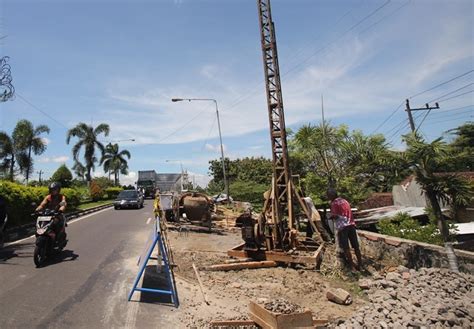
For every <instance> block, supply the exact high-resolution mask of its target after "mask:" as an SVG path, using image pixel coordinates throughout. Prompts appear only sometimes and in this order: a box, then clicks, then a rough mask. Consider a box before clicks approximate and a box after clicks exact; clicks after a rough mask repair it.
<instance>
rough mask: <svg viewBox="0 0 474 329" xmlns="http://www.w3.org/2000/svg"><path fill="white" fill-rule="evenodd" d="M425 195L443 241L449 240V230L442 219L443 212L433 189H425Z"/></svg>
mask: <svg viewBox="0 0 474 329" xmlns="http://www.w3.org/2000/svg"><path fill="white" fill-rule="evenodd" d="M426 196H427V197H428V200H429V202H430V204H431V209H433V214H434V216H435V217H436V222H437V224H438V229H439V231H440V232H441V236H442V237H443V241H444V242H448V240H449V230H448V225H447V224H446V221H445V220H444V219H443V213H442V212H441V207H440V205H439V202H438V199H437V198H436V195H435V193H434V191H433V190H431V189H430V188H427V189H426Z"/></svg>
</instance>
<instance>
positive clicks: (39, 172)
mask: <svg viewBox="0 0 474 329" xmlns="http://www.w3.org/2000/svg"><path fill="white" fill-rule="evenodd" d="M36 173H37V174H38V175H39V179H38V181H39V184H40V185H41V175H42V174H44V171H43V170H40V171H37V172H36Z"/></svg>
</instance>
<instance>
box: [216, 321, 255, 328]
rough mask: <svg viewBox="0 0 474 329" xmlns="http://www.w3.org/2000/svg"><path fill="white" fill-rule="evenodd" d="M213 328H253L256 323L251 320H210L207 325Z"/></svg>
mask: <svg viewBox="0 0 474 329" xmlns="http://www.w3.org/2000/svg"><path fill="white" fill-rule="evenodd" d="M209 324H210V325H211V327H212V326H214V327H220V326H230V327H238V326H255V325H256V323H255V321H253V320H212V321H211V322H210V323H209Z"/></svg>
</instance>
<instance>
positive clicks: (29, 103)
mask: <svg viewBox="0 0 474 329" xmlns="http://www.w3.org/2000/svg"><path fill="white" fill-rule="evenodd" d="M15 94H16V95H17V96H18V97H19V98H20V99H21V100H22V101H23V102H25V103H26V104H28V105H29V106H31V107H32V108H34V109H35V110H37V111H38V112H41V113H42V114H44V115H45V116H46V117H48V118H50V119H51V120H53V121H54V122H56V123H57V124H58V125H60V126H62V127H64V128H66V129H69V128H68V127H67V126H66V125H64V124H63V123H61V122H59V121H58V120H56V119H55V118H53V117H52V116H50V115H49V114H48V113H46V112H44V111H43V110H42V109H40V108H39V107H37V106H36V105H35V104H33V103H31V102H30V101H29V100H27V99H26V98H25V97H23V96H22V95H20V94H19V93H18V92H16V93H15Z"/></svg>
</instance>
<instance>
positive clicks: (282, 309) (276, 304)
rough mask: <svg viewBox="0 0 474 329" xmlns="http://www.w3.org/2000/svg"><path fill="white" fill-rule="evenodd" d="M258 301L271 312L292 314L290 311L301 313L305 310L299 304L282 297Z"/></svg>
mask: <svg viewBox="0 0 474 329" xmlns="http://www.w3.org/2000/svg"><path fill="white" fill-rule="evenodd" d="M258 302H259V304H261V305H262V306H263V307H264V308H265V309H266V310H268V311H271V312H273V313H281V314H292V313H303V312H304V311H305V309H304V308H302V307H301V306H299V305H296V304H293V303H291V302H290V301H288V300H286V299H284V298H276V299H271V300H259V301H258Z"/></svg>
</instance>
